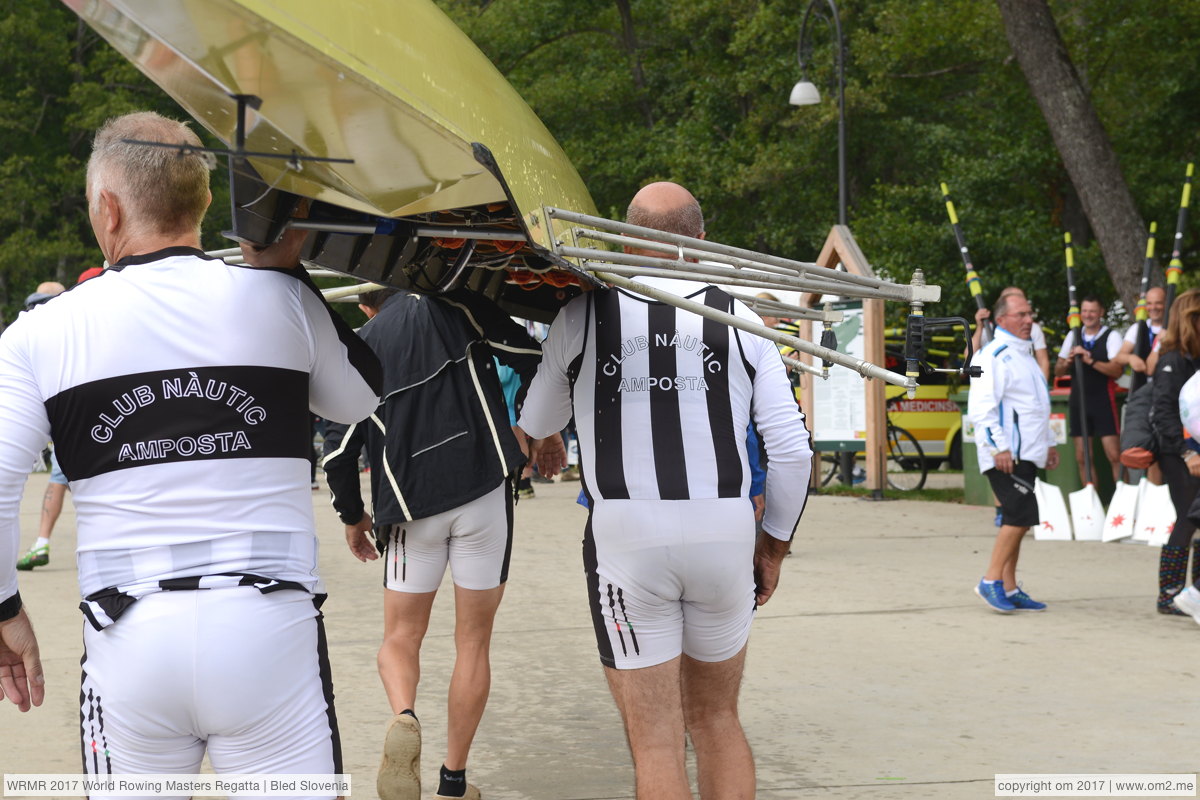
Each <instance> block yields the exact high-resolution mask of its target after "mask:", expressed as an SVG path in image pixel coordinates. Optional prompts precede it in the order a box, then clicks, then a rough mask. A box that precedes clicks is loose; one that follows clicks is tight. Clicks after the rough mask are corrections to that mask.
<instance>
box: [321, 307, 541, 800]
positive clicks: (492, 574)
mask: <svg viewBox="0 0 1200 800" xmlns="http://www.w3.org/2000/svg"><path fill="white" fill-rule="evenodd" d="M367 299H368V300H370V298H367ZM369 304H370V302H368V305H369ZM368 313H369V312H368ZM359 335H361V336H362V337H363V339H364V340H365V341H366V342H367V344H369V345H370V346H371V349H372V350H373V351H375V353H376V355H378V356H379V359H380V361H381V362H382V363H383V365H384V369H383V381H384V382H383V403H382V404H381V405H380V406H379V408H378V409H377V411H376V412H375V414H373V415H372V416H371V417H370V418H368V419H366V420H364V421H363V422H361V423H358V424H357V425H353V426H350V427H349V428H348V429H347V430H346V431H345V432H342V431H331V432H330V433H329V435H328V436H327V438H326V440H325V452H326V456H325V459H324V462H323V465H324V468H325V473H326V478H327V480H328V482H329V488H330V490H331V492H332V494H333V506H334V509H335V510H336V511H337V512H338V515H339V516H340V517H341V519H342V522H343V523H345V525H346V541H347V543H348V544H349V546H350V552H351V553H353V554H354V556H355V557H356V558H358V559H359V560H360V561H373V560H375V559H376V558H378V555H377V553H376V548H378V550H379V554H382V555H383V557H384V558H383V561H384V585H385V587H386V589H387V591H385V592H384V640H383V645H382V646H381V647H380V649H379V675H380V678H381V679H382V681H383V685H384V689H385V691H386V692H387V696H388V701H389V703H390V704H391V706H392V712H393V714H394V716H393V717H392V721H391V723H390V725H389V727H388V731H387V735H386V739H385V742H384V753H383V763H382V765H381V767H380V771H379V777H378V781H377V788H378V790H379V796H380V798H381V799H382V800H401V799H404V800H407V798H413V800H417V798H419V797H420V752H421V751H420V748H421V727H420V724H419V723H418V721H417V717H416V714H415V713H414V711H413V709H414V707H415V705H416V692H417V683H418V680H419V678H420V652H421V642H422V640H423V639H424V636H425V632H426V629H427V628H428V625H429V614H430V610H431V608H432V607H433V600H434V596H435V595H436V594H437V589H438V586H439V585H440V584H441V581H442V576H443V574H444V573H445V570H446V566H447V564H449V566H450V572H451V575H452V577H453V580H454V602H455V619H456V624H455V631H454V641H455V648H456V658H455V662H454V674H453V676H452V677H451V680H450V699H449V703H448V707H449V719H448V723H447V754H446V759H445V761H444V762H443V765H442V769H441V774H440V782H439V787H438V792H437V794H436V795H435V796H436V797H469V798H470V797H474V798H477V797H479V791H478V790H477V789H476V788H475V787H474V786H471V785H469V784H468V783H467V781H466V766H467V755H468V752H469V750H470V747H471V741H472V739H473V738H474V736H475V731H476V729H477V727H478V725H479V720H480V718H481V717H482V716H483V710H484V706H485V704H486V703H487V696H488V691H489V688H490V685H491V669H490V666H489V647H490V642H491V635H492V623H493V620H494V618H495V615H496V609H497V608H498V607H499V605H500V599H501V596H502V595H503V593H504V584H505V581H506V580H507V577H508V560H509V554H510V552H511V549H512V520H513V515H512V503H513V479H514V476H515V475H516V474H517V473H519V472H520V470H521V467H522V466H523V464H524V461H525V457H524V456H523V455H522V453H521V448H520V447H519V445H518V443H517V440H516V438H515V437H514V435H513V432H512V429H511V427H510V426H509V419H508V408H507V406H506V404H505V401H504V394H503V392H502V390H501V387H500V381H499V379H498V377H497V375H496V368H495V362H494V361H493V355H494V356H495V357H496V358H498V359H499V360H500V361H501V362H502V363H504V364H506V365H508V366H510V367H512V368H513V369H514V370H516V372H517V373H518V374H519V375H520V376H521V382H522V391H521V392H520V396H522V397H523V395H524V391H523V389H524V387H525V386H527V385H528V384H529V382H530V381H531V380H532V378H533V375H534V373H535V372H536V371H537V364H538V361H539V360H540V358H541V349H540V346H539V345H538V343H537V342H536V341H535V340H534V339H532V338H531V337H530V336H529V335H528V334H527V333H526V331H525V328H524V326H522V325H519V324H517V323H515V322H513V321H512V320H511V319H510V318H509V317H507V316H506V315H505V314H504V313H503V312H501V311H500V309H499V308H497V307H496V306H495V305H494V304H492V303H491V302H489V301H487V300H486V299H484V298H483V297H481V296H480V295H477V294H475V293H473V292H468V291H465V290H456V291H454V292H451V293H449V294H446V295H441V296H437V297H430V296H426V295H420V294H416V293H413V292H408V291H396V292H395V293H394V294H391V296H388V297H386V298H385V299H383V300H382V302H381V303H380V304H379V305H378V312H377V313H376V314H375V315H374V316H373V317H372V318H371V319H370V321H368V322H367V324H366V325H364V326H363V327H362V329H361V330H360V331H359ZM364 446H365V447H366V450H367V458H368V463H369V464H370V468H371V496H372V508H373V512H374V513H373V514H372V513H369V512H368V511H367V510H366V508H365V507H364V505H363V500H362V496H361V492H360V491H359V466H358V459H359V453H360V451H361V450H362V448H363V447H364ZM369 532H373V534H374V538H375V544H374V545H372V543H371V542H369V541H368V539H367V534H368V533H369Z"/></svg>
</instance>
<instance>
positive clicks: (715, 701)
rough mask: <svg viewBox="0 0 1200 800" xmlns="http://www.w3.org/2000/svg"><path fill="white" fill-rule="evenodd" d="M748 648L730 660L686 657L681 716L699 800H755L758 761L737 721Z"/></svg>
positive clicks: (684, 659)
mask: <svg viewBox="0 0 1200 800" xmlns="http://www.w3.org/2000/svg"><path fill="white" fill-rule="evenodd" d="M745 665H746V648H745V647H743V648H742V649H741V650H740V651H739V652H738V653H737V655H735V656H734V657H733V658H730V659H728V660H726V661H718V662H705V661H697V660H696V659H694V658H691V657H689V656H687V655H684V656H683V668H682V673H683V717H684V722H685V723H686V725H687V730H688V733H689V734H691V737H692V748H693V749H694V750H695V751H696V769H697V771H698V773H699V776H698V778H699V784H700V797H701V800H726V798H728V800H753V799H754V792H755V779H754V756H753V754H752V753H751V752H750V745H749V743H748V742H747V741H746V734H745V733H744V732H743V731H742V723H741V720H740V719H739V718H738V692H739V690H740V689H741V686H742V671H743V669H744V668H745Z"/></svg>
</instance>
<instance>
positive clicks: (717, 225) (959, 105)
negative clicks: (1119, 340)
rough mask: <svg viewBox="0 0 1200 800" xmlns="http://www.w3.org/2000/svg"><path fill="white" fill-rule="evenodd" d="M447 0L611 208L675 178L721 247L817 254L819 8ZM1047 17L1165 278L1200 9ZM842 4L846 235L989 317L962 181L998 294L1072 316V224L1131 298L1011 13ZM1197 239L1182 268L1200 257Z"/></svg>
mask: <svg viewBox="0 0 1200 800" xmlns="http://www.w3.org/2000/svg"><path fill="white" fill-rule="evenodd" d="M439 3H440V4H441V5H442V7H443V8H444V9H446V11H447V12H448V13H449V14H450V15H451V16H452V17H453V18H454V19H455V20H456V21H457V22H458V23H459V25H460V26H462V27H463V29H464V30H465V31H466V32H467V33H468V34H469V35H470V36H471V37H472V38H473V39H474V40H475V41H476V42H477V43H479V45H480V47H481V48H482V49H483V50H484V52H485V53H487V54H488V55H489V56H490V57H491V58H492V59H493V61H494V62H495V63H496V64H497V66H498V67H499V68H500V70H501V71H502V72H504V74H505V75H506V76H507V77H508V78H509V80H510V81H511V82H512V83H513V85H514V86H515V87H516V88H517V90H518V91H519V92H520V93H521V94H522V95H523V96H524V97H525V98H526V100H527V101H528V102H529V103H530V105H531V106H532V107H533V109H534V110H535V111H536V112H537V113H538V114H539V115H540V116H541V117H542V119H543V120H545V122H546V124H547V125H548V126H549V128H550V130H551V131H553V132H554V133H555V135H556V136H558V137H559V140H560V142H561V143H562V145H563V147H564V149H565V150H566V151H567V153H568V155H569V156H570V157H571V158H572V159H573V160H574V162H575V164H576V166H577V167H578V168H579V170H580V173H581V174H582V175H583V178H584V181H585V183H586V184H587V185H588V187H589V188H590V190H591V191H592V193H593V196H594V198H595V200H596V205H597V207H598V208H600V209H601V210H602V212H603V213H608V214H611V215H619V214H621V213H622V211H623V209H624V205H625V203H627V202H628V199H629V198H630V197H631V196H632V194H633V193H634V191H636V189H637V188H638V186H640V185H641V184H643V183H645V182H648V181H651V180H656V179H670V180H676V181H679V182H681V183H683V184H685V185H687V186H688V187H689V188H691V189H692V190H693V191H694V192H695V193H696V195H697V196H698V197H699V198H700V200H701V202H702V204H703V205H704V207H705V211H706V214H707V216H708V222H709V234H710V236H711V237H713V238H716V239H719V240H721V241H726V242H729V243H731V244H736V245H740V246H745V247H751V248H755V249H761V250H767V251H770V252H774V253H779V254H782V255H787V256H790V257H798V258H802V259H811V258H812V257H814V256H815V255H816V253H817V251H818V249H819V248H820V246H821V244H822V243H823V241H824V239H825V236H826V234H827V233H828V230H829V227H830V226H831V225H832V224H833V222H834V221H835V220H836V214H837V136H836V127H837V108H836V103H835V101H834V95H833V92H832V89H833V87H834V86H836V84H835V83H834V81H835V75H834V64H835V59H834V56H835V51H834V49H833V48H834V46H835V45H834V43H833V41H832V40H833V36H832V31H831V29H829V28H827V27H826V26H824V25H821V24H819V21H818V20H814V21H813V22H812V23H810V40H811V42H812V44H813V54H812V58H811V66H810V70H811V71H810V78H811V79H812V80H813V81H814V82H815V83H817V85H818V86H819V87H821V88H822V90H823V92H824V93H825V99H824V101H823V102H822V103H821V104H820V105H818V106H809V107H804V108H796V107H792V106H789V105H788V103H787V99H788V93H789V91H790V89H791V87H792V85H793V83H794V82H795V81H797V80H799V77H800V71H799V67H798V65H797V61H796V46H797V37H798V35H799V28H800V21H801V17H802V14H803V11H804V5H803V4H800V5H797V4H795V3H790V2H789V3H784V2H774V1H771V0H690V1H689V2H686V3H685V2H679V0H642V2H639V3H637V4H630V3H629V2H628V0H571V2H567V1H566V0H439ZM818 5H819V6H820V7H824V6H825V4H824V3H823V2H820V3H818ZM1050 5H1051V8H1052V10H1053V12H1054V16H1055V19H1056V21H1057V23H1058V26H1059V29H1060V31H1061V33H1062V36H1063V39H1064V40H1065V42H1066V45H1067V48H1068V51H1069V54H1070V56H1071V58H1072V59H1073V61H1074V64H1075V68H1076V70H1077V71H1078V73H1079V75H1080V77H1081V78H1082V81H1083V83H1084V84H1085V86H1086V87H1087V89H1088V91H1089V93H1090V98H1091V100H1092V103H1093V104H1094V105H1095V107H1096V109H1097V113H1098V115H1099V117H1100V119H1101V121H1102V123H1103V125H1104V126H1105V128H1106V130H1107V133H1108V137H1109V139H1110V140H1111V142H1112V144H1113V147H1114V149H1115V150H1116V153H1117V156H1118V159H1119V162H1120V166H1121V168H1122V170H1123V173H1124V176H1125V179H1126V181H1127V182H1128V185H1129V187H1130V190H1131V192H1132V194H1133V197H1134V198H1135V201H1136V204H1137V206H1138V208H1139V211H1140V213H1141V215H1142V217H1143V218H1144V220H1145V222H1146V224H1147V225H1148V223H1149V221H1150V220H1157V221H1158V225H1159V231H1160V233H1159V242H1160V246H1159V254H1160V258H1159V262H1160V265H1165V264H1166V260H1167V255H1169V249H1170V248H1169V241H1170V234H1171V233H1172V232H1173V230H1174V226H1175V217H1176V212H1177V210H1178V206H1179V197H1180V189H1181V185H1182V180H1183V175H1184V168H1185V165H1186V163H1187V162H1188V161H1189V160H1192V159H1194V158H1195V157H1196V155H1197V151H1198V150H1200V107H1198V105H1197V104H1196V103H1195V102H1194V99H1195V98H1196V97H1200V71H1197V69H1196V67H1195V64H1194V59H1193V58H1192V56H1190V55H1189V52H1190V51H1191V50H1192V48H1193V47H1194V45H1195V43H1196V42H1197V41H1198V40H1200V6H1197V5H1196V4H1182V5H1181V4H1162V3H1159V2H1156V0H1071V1H1070V2H1051V4H1050ZM839 9H840V12H841V14H840V17H841V25H842V30H843V35H844V37H845V43H846V67H845V74H846V117H847V122H846V125H847V139H848V141H847V154H846V159H847V171H848V173H849V203H850V213H849V224H850V227H851V229H852V231H853V232H854V235H855V237H856V238H857V239H858V241H859V244H860V245H861V246H862V248H863V251H864V253H865V254H866V256H867V258H868V259H869V260H870V261H871V262H872V264H873V265H874V266H875V268H876V269H877V270H878V271H880V272H881V273H883V274H885V275H887V276H889V277H891V278H893V279H896V280H908V278H909V276H910V275H911V272H912V270H913V269H914V268H917V267H920V268H922V269H924V270H925V272H926V278H927V280H929V281H930V282H935V283H940V284H941V285H942V287H943V303H942V304H941V305H940V306H939V308H938V309H937V312H936V313H939V314H942V313H951V312H952V311H955V312H959V313H966V312H969V310H970V309H972V308H973V304H972V302H971V300H970V296H969V293H968V291H967V288H966V285H965V283H964V281H963V269H962V263H961V260H960V258H959V255H958V252H957V246H956V244H955V241H954V237H953V234H952V232H951V230H950V227H949V224H948V221H947V218H946V212H945V207H944V204H943V202H942V199H941V193H940V190H939V186H938V184H939V182H940V181H946V182H947V183H948V184H949V186H950V190H951V193H952V194H953V196H954V197H955V199H956V204H957V207H958V213H959V216H960V218H961V221H962V227H963V230H964V234H965V236H966V239H967V242H968V244H969V246H970V248H971V252H972V255H973V256H974V261H975V265H976V267H977V268H978V269H979V271H980V274H981V276H982V280H983V285H984V289H985V295H986V296H987V298H988V300H989V301H990V300H993V299H995V296H996V294H997V293H998V291H999V289H1000V288H1001V287H1003V286H1005V285H1008V284H1016V285H1020V286H1023V287H1025V288H1026V290H1027V291H1028V293H1029V295H1030V297H1031V299H1032V300H1033V302H1034V304H1035V306H1036V307H1038V308H1039V309H1040V312H1041V315H1042V317H1043V318H1044V319H1047V320H1051V321H1052V324H1054V323H1059V324H1060V325H1061V323H1060V322H1059V321H1060V320H1061V319H1062V318H1063V317H1064V316H1065V312H1066V290H1065V284H1066V281H1065V276H1064V265H1063V255H1062V233H1063V231H1064V230H1069V231H1071V232H1072V234H1073V238H1074V239H1075V241H1076V243H1077V249H1076V259H1077V263H1078V264H1079V273H1080V276H1079V278H1080V279H1079V284H1080V288H1081V291H1083V292H1092V293H1095V294H1098V295H1100V296H1101V297H1102V298H1103V299H1104V300H1105V301H1111V300H1114V299H1116V293H1115V290H1114V287H1113V285H1112V282H1111V280H1110V279H1109V277H1108V275H1107V273H1106V271H1105V265H1104V263H1103V261H1102V259H1101V256H1100V253H1099V250H1098V248H1097V247H1096V245H1095V243H1094V236H1093V235H1092V233H1091V231H1090V230H1089V229H1088V225H1087V220H1086V218H1085V217H1084V215H1083V211H1082V207H1081V204H1080V201H1079V198H1078V196H1077V195H1076V193H1075V190H1074V188H1073V187H1072V185H1071V182H1070V179H1069V178H1068V176H1067V173H1066V170H1065V168H1064V166H1063V161H1062V158H1061V157H1060V155H1059V153H1058V152H1057V150H1056V149H1055V145H1054V142H1053V140H1052V139H1051V136H1050V133H1049V130H1048V128H1047V125H1046V122H1045V120H1044V119H1043V116H1042V114H1041V113H1040V111H1039V109H1038V106H1037V104H1036V102H1035V101H1034V98H1033V96H1032V95H1031V93H1030V90H1029V86H1028V84H1027V83H1026V80H1025V78H1024V76H1023V75H1022V74H1021V71H1020V68H1019V66H1018V64H1017V63H1016V60H1015V59H1014V57H1013V54H1012V51H1011V49H1010V47H1009V44H1008V41H1007V40H1006V38H1005V31H1004V26H1003V24H1002V21H1001V17H1000V13H999V10H998V9H997V7H996V6H995V5H993V4H991V3H981V2H979V0H843V1H842V2H841V3H840V4H839ZM1143 229H1144V228H1143ZM1195 230H1196V226H1195V225H1194V224H1193V225H1191V230H1190V231H1189V234H1188V236H1187V237H1186V238H1185V242H1186V245H1187V250H1186V252H1185V254H1184V263H1185V267H1187V266H1188V265H1189V264H1190V263H1192V262H1194V260H1195V256H1196V254H1197V252H1198V251H1200V248H1198V247H1197V243H1196V235H1195ZM1164 231H1165V232H1166V233H1164ZM1142 244H1143V246H1144V242H1143V243H1142ZM1185 277H1186V273H1185ZM1161 280H1162V273H1161V269H1160V270H1159V273H1158V278H1157V281H1159V282H1161ZM896 311H897V312H899V311H900V309H898V308H897V309H896Z"/></svg>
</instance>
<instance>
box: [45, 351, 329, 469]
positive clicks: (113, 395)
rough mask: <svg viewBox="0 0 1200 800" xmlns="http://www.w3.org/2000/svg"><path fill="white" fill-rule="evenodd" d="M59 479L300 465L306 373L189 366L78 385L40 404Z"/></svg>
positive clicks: (305, 435)
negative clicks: (261, 461) (203, 466)
mask: <svg viewBox="0 0 1200 800" xmlns="http://www.w3.org/2000/svg"><path fill="white" fill-rule="evenodd" d="M46 411H47V414H48V415H49V417H50V430H51V435H52V438H53V439H54V442H55V447H56V451H57V453H58V462H59V465H60V466H61V467H62V469H63V472H64V473H65V474H66V476H67V479H68V480H72V481H74V480H80V479H83V478H92V477H95V476H96V475H102V474H104V473H108V472H113V471H116V470H120V469H127V468H129V467H141V466H146V465H148V464H165V463H171V462H175V461H194V460H207V459H224V458H308V448H309V446H310V445H309V443H308V437H309V434H310V428H309V425H310V420H309V412H308V373H306V372H300V371H297V370H290V369H281V368H278V367H261V366H253V367H250V366H243V367H197V368H194V369H173V370H161V371H157V372H142V373H137V374H133V375H121V376H118V377H115V378H105V379H103V380H98V381H92V382H91V383H84V384H80V385H79V386H74V387H72V388H70V389H67V390H66V391H63V392H60V393H58V394H57V395H55V396H54V397H51V398H50V399H49V400H47V401H46Z"/></svg>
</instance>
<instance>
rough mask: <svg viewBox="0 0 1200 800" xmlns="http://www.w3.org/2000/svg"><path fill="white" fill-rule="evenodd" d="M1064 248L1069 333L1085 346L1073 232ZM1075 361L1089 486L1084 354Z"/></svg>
mask: <svg viewBox="0 0 1200 800" xmlns="http://www.w3.org/2000/svg"><path fill="white" fill-rule="evenodd" d="M1063 248H1064V251H1065V253H1066V257H1067V302H1068V303H1070V305H1071V310H1070V312H1069V313H1068V315H1067V326H1068V327H1069V328H1070V329H1071V330H1070V332H1069V333H1068V334H1067V335H1068V336H1072V335H1073V336H1074V339H1075V347H1083V322H1082V319H1081V318H1080V315H1079V301H1078V300H1077V294H1076V292H1075V251H1074V250H1073V249H1072V248H1071V234H1070V233H1064V234H1063ZM1074 361H1075V383H1074V386H1075V389H1076V391H1075V396H1076V397H1078V398H1079V433H1080V434H1081V435H1082V438H1083V471H1084V475H1085V476H1086V481H1085V483H1087V484H1088V485H1089V486H1090V485H1091V484H1092V452H1091V439H1090V438H1089V436H1088V427H1087V405H1086V403H1085V402H1084V400H1085V398H1084V391H1083V372H1084V370H1083V367H1084V364H1083V356H1081V355H1076V356H1075V358H1074Z"/></svg>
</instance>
